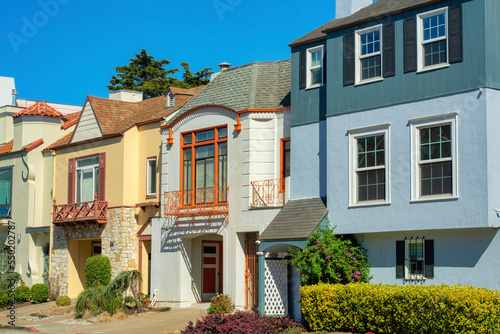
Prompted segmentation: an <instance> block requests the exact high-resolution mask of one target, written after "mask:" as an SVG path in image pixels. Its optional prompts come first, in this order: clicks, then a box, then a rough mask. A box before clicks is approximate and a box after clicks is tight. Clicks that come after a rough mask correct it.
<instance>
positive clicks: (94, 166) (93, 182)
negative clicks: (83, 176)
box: [75, 155, 99, 203]
mask: <svg viewBox="0 0 500 334" xmlns="http://www.w3.org/2000/svg"><path fill="white" fill-rule="evenodd" d="M95 158H97V164H93V165H88V166H85V167H78V162H79V161H83V160H89V159H95ZM96 167H97V170H99V156H98V155H94V156H91V157H85V158H78V159H76V161H75V202H77V203H85V202H89V201H83V202H78V201H77V199H78V183H79V182H81V180H79V178H78V171H84V170H86V169H92V199H91V200H90V201H93V200H94V195H95V193H97V192H98V189H96V187H95V183H96ZM97 184H99V180H97ZM82 189H83V187H82V185H81V183H80V200H81V199H82Z"/></svg>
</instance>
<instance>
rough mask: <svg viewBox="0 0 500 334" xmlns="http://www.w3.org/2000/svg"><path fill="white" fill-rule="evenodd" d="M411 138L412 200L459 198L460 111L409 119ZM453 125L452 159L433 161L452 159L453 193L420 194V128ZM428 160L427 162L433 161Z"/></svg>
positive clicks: (435, 160) (437, 160) (440, 160)
mask: <svg viewBox="0 0 500 334" xmlns="http://www.w3.org/2000/svg"><path fill="white" fill-rule="evenodd" d="M409 122H410V138H411V202H422V201H435V200H449V199H457V198H459V195H458V112H453V113H449V114H443V115H434V116H428V117H422V118H416V119H411V120H409ZM445 124H450V125H451V130H450V133H451V159H449V158H444V159H433V160H431V161H432V162H442V161H445V160H447V161H450V160H451V165H452V166H451V167H452V193H451V194H441V195H426V196H421V195H420V165H421V162H420V132H419V129H421V128H426V127H431V126H438V125H445ZM431 161H429V160H426V161H425V163H431Z"/></svg>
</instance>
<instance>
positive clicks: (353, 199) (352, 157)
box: [348, 123, 391, 207]
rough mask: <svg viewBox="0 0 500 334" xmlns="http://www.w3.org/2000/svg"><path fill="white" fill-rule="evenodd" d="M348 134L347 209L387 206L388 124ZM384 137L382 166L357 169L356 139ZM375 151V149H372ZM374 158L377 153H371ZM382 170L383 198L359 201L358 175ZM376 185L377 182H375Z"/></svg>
mask: <svg viewBox="0 0 500 334" xmlns="http://www.w3.org/2000/svg"><path fill="white" fill-rule="evenodd" d="M348 134H349V207H359V206H374V205H389V204H391V166H390V165H391V164H390V161H391V157H390V152H391V150H390V123H385V124H380V125H376V126H368V127H363V128H359V129H352V130H348ZM380 135H383V136H384V164H383V165H381V164H378V163H377V164H375V166H367V167H363V168H359V164H358V139H363V138H366V137H376V136H380ZM374 150H375V149H374ZM373 154H374V155H375V156H376V155H377V153H376V152H373ZM374 159H376V158H374ZM381 169H384V182H385V187H384V198H383V199H376V200H359V195H358V189H359V187H358V173H360V172H367V171H372V170H381ZM377 183H378V182H377Z"/></svg>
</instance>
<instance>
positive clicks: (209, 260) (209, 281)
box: [202, 241, 222, 301]
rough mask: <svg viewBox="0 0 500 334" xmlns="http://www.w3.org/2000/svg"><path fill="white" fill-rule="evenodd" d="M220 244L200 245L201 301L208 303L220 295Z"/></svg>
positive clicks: (208, 242) (207, 242)
mask: <svg viewBox="0 0 500 334" xmlns="http://www.w3.org/2000/svg"><path fill="white" fill-rule="evenodd" d="M221 246H222V242H220V241H219V242H217V241H203V243H202V300H203V301H210V299H211V298H212V297H214V296H215V295H217V294H218V293H222V274H221V273H222V271H221V262H222V261H221V248H222V247H221Z"/></svg>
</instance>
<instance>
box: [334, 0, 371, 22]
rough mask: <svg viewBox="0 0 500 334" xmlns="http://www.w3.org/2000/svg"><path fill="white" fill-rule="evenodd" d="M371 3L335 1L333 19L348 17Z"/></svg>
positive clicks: (357, 0) (355, 0) (369, 1)
mask: <svg viewBox="0 0 500 334" xmlns="http://www.w3.org/2000/svg"><path fill="white" fill-rule="evenodd" d="M372 3H373V1H372V0H337V1H336V3H335V18H336V19H340V18H341V17H345V16H349V15H351V14H354V13H355V12H357V11H358V10H360V9H361V8H363V7H366V6H369V5H371V4H372Z"/></svg>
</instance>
